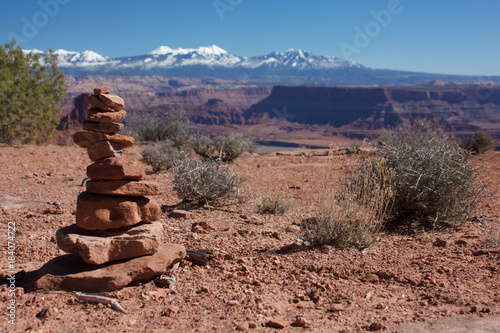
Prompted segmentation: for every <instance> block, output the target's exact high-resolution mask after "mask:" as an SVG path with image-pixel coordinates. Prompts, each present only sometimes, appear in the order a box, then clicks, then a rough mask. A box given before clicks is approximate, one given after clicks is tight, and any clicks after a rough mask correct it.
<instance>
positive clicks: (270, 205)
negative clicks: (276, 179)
mask: <svg viewBox="0 0 500 333" xmlns="http://www.w3.org/2000/svg"><path fill="white" fill-rule="evenodd" d="M289 209H290V205H289V204H288V203H287V202H286V201H285V200H284V199H283V198H281V197H279V196H276V197H274V198H272V197H270V196H267V197H265V198H264V199H262V201H261V202H260V203H258V204H257V210H258V211H259V213H262V214H284V213H286V212H287V211H288V210H289Z"/></svg>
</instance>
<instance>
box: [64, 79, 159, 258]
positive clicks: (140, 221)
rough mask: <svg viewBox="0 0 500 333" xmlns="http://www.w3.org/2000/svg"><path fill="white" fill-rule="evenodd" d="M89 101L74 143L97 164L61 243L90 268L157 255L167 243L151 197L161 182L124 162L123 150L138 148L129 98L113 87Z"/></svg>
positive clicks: (132, 162) (89, 169) (126, 159)
mask: <svg viewBox="0 0 500 333" xmlns="http://www.w3.org/2000/svg"><path fill="white" fill-rule="evenodd" d="M86 101H87V102H88V103H89V104H90V105H91V106H92V108H91V109H90V110H88V113H87V120H86V121H85V122H84V123H83V128H84V129H85V130H87V131H82V132H77V133H75V134H74V136H73V139H74V141H75V142H76V143H77V144H78V145H79V146H80V147H83V148H87V151H88V154H89V157H90V159H91V160H92V161H94V163H93V164H91V165H89V166H88V167H87V176H88V178H89V179H90V180H89V181H87V183H86V186H87V190H86V191H85V192H83V193H81V194H80V195H79V196H78V200H77V207H76V224H74V225H71V226H69V227H65V228H62V229H60V230H59V231H58V232H57V244H58V246H59V248H60V249H62V250H63V251H65V252H68V253H78V254H79V255H80V256H81V257H82V259H83V260H84V261H85V262H87V263H90V264H96V265H100V264H104V263H107V262H109V261H114V260H120V259H130V258H135V257H140V256H144V255H148V254H153V253H155V252H156V251H157V250H158V248H159V246H160V245H161V244H162V243H163V227H162V225H161V223H160V222H155V221H157V220H158V218H159V217H160V214H161V210H160V206H159V205H158V203H157V202H156V201H155V200H154V199H153V198H150V197H148V196H150V195H156V194H158V192H159V188H158V185H157V184H156V183H152V182H147V181H144V180H143V179H145V178H146V174H145V173H144V170H143V168H142V166H141V164H140V162H139V161H138V160H136V159H134V158H130V157H123V148H125V147H129V146H131V145H132V144H133V143H134V139H133V138H132V137H130V136H124V135H119V134H116V133H117V132H118V131H120V130H122V129H123V124H120V123H117V121H120V120H122V119H123V118H124V117H125V115H126V111H124V110H123V107H124V102H123V99H122V98H120V97H119V96H117V95H114V94H111V93H110V91H109V88H106V87H105V88H96V89H94V94H93V95H90V96H87V98H86Z"/></svg>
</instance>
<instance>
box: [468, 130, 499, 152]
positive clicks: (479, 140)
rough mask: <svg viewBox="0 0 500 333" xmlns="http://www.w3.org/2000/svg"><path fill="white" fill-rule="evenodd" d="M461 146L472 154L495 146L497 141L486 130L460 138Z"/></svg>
mask: <svg viewBox="0 0 500 333" xmlns="http://www.w3.org/2000/svg"><path fill="white" fill-rule="evenodd" d="M459 144H460V147H462V148H463V149H465V150H467V151H469V152H471V153H472V154H482V153H485V152H487V151H488V150H490V149H491V148H493V145H494V144H495V141H494V140H493V138H492V137H491V136H489V135H488V134H486V133H484V132H476V133H474V134H472V135H471V136H469V137H467V138H465V139H463V140H460V143H459Z"/></svg>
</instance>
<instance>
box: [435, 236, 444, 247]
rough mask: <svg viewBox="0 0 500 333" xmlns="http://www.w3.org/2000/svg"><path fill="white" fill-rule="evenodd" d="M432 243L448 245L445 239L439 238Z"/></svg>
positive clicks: (441, 245)
mask: <svg viewBox="0 0 500 333" xmlns="http://www.w3.org/2000/svg"><path fill="white" fill-rule="evenodd" d="M432 245H433V246H436V247H446V241H445V240H444V239H441V238H437V239H436V241H435V242H434V243H433V244H432Z"/></svg>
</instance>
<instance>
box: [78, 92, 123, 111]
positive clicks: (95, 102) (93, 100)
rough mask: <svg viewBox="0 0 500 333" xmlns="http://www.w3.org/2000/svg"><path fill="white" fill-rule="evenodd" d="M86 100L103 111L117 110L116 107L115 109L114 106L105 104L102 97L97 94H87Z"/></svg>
mask: <svg viewBox="0 0 500 333" xmlns="http://www.w3.org/2000/svg"><path fill="white" fill-rule="evenodd" d="M85 100H86V101H87V103H89V104H90V105H92V106H93V107H96V108H98V109H100V110H103V111H116V110H115V109H113V108H112V107H110V106H108V105H106V104H104V103H103V102H102V101H101V100H100V99H99V97H97V96H96V95H88V96H85Z"/></svg>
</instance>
